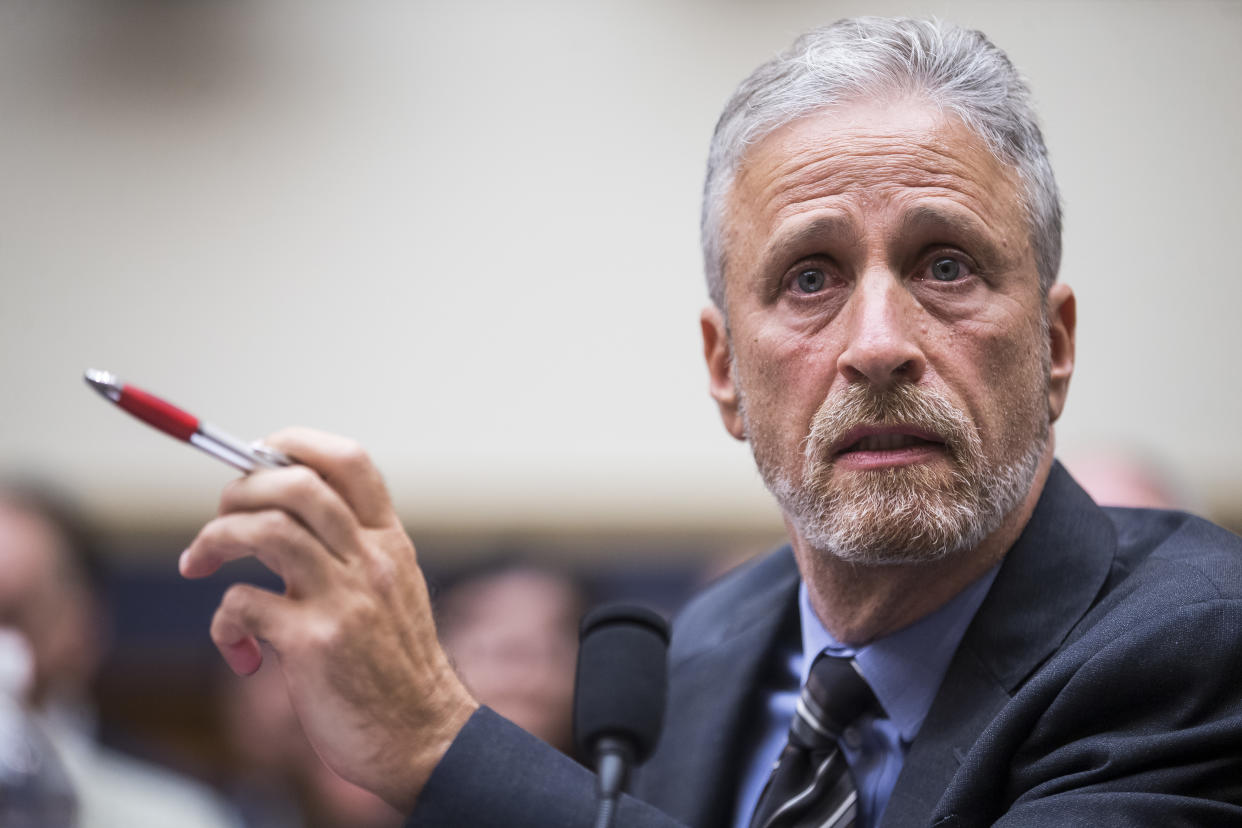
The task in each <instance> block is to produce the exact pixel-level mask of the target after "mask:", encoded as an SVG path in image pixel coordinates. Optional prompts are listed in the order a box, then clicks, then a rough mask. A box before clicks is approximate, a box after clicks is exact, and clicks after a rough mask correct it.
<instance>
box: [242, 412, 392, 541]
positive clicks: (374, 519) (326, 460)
mask: <svg viewBox="0 0 1242 828" xmlns="http://www.w3.org/2000/svg"><path fill="white" fill-rule="evenodd" d="M263 442H264V443H265V444H267V445H269V446H271V447H272V448H274V449H278V450H280V451H283V452H285V453H286V454H288V455H289V456H290V457H293V458H294V459H296V460H297V461H298V462H299V463H303V464H305V465H307V466H310V467H311V468H313V469H314V470H315V471H317V472H318V473H319V474H320V475H322V476H323V478H324V480H326V481H327V483H328V485H329V486H331V487H332V488H333V489H334V490H336V491H337V492H338V493H339V494H340V496H341V497H342V498H343V499H344V500H345V502H346V503H347V504H349V507H350V509H351V510H353V512H354V514H356V515H357V516H358V520H359V521H360V522H361V523H362V525H363V526H366V527H370V528H378V527H381V526H387V525H389V524H390V523H391V522H392V520H393V515H392V503H391V501H390V500H389V498H388V489H387V488H386V487H385V486H384V479H383V477H381V476H380V473H379V470H378V469H377V468H375V464H374V463H372V462H371V458H370V457H369V456H368V455H367V453H366V452H365V451H363V449H362V447H361V446H360V445H358V444H357V443H356V442H354V441H353V440H350V439H348V438H346V437H340V436H337V435H335V434H327V433H325V432H322V431H315V430H313V429H309V428H286V429H283V430H281V431H278V432H276V433H275V434H272V435H270V436H269V437H266V438H264V440H263Z"/></svg>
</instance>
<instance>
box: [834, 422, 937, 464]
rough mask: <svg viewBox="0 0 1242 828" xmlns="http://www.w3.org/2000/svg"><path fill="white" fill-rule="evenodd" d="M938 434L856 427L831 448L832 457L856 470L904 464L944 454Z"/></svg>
mask: <svg viewBox="0 0 1242 828" xmlns="http://www.w3.org/2000/svg"><path fill="white" fill-rule="evenodd" d="M944 448H945V442H944V438H942V437H941V436H940V435H938V434H934V433H932V432H930V431H924V430H922V429H919V428H914V427H911V426H859V427H858V428H852V429H850V430H849V431H848V432H846V434H845V436H844V437H842V438H841V439H840V440H838V441H837V442H836V443H835V444H834V445H833V451H832V454H833V457H834V458H835V459H836V460H838V461H841V462H844V463H845V464H847V465H851V466H859V467H875V466H891V465H905V464H907V463H916V462H919V461H921V460H925V459H928V458H929V457H930V456H931V455H936V454H940V453H942V452H943V451H944Z"/></svg>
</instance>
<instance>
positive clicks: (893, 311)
mask: <svg viewBox="0 0 1242 828" xmlns="http://www.w3.org/2000/svg"><path fill="white" fill-rule="evenodd" d="M918 315H919V314H918V308H917V303H916V302H915V301H914V298H913V297H912V296H910V294H909V292H908V291H907V290H906V289H905V287H904V286H903V285H902V284H901V282H900V280H899V279H898V278H896V277H894V276H893V275H892V274H890V273H887V272H883V273H881V272H878V271H870V272H867V273H865V274H863V276H862V277H861V278H860V279H859V282H858V284H857V285H856V286H855V288H854V293H853V295H852V296H850V299H849V305H848V306H847V316H846V319H845V322H846V324H847V325H848V326H849V327H848V329H847V332H846V334H847V336H848V337H849V339H848V341H847V342H846V347H845V350H844V351H842V353H841V356H840V357H839V358H838V359H837V370H838V371H839V372H840V373H841V374H842V375H843V376H844V377H845V379H846V380H848V381H849V382H863V381H866V382H870V383H871V384H872V385H874V386H876V387H877V388H887V387H889V386H890V385H893V384H896V383H898V382H918V381H919V379H920V378H921V377H922V376H923V371H924V370H926V368H927V359H926V357H925V356H924V354H923V350H922V348H921V347H920V345H919V341H918V325H919V319H918Z"/></svg>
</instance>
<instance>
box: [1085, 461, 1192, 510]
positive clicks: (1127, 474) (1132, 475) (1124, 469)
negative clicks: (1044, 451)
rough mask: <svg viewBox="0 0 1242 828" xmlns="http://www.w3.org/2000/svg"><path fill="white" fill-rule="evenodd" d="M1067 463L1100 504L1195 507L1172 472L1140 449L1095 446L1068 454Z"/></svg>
mask: <svg viewBox="0 0 1242 828" xmlns="http://www.w3.org/2000/svg"><path fill="white" fill-rule="evenodd" d="M1065 467H1066V468H1067V469H1069V471H1070V474H1072V475H1073V476H1074V479H1075V480H1077V481H1078V485H1079V486H1082V487H1083V489H1085V490H1086V492H1087V494H1089V495H1091V499H1092V500H1094V501H1095V502H1096V503H1098V504H1100V505H1101V506H1127V507H1131V508H1135V509H1179V510H1182V511H1188V512H1189V511H1194V504H1193V503H1192V500H1193V498H1191V497H1190V495H1189V494H1188V493H1187V492H1186V490H1185V489H1184V488H1183V487H1182V486H1181V485H1180V484H1179V483H1178V481H1177V479H1176V478H1175V477H1174V475H1173V473H1172V472H1170V471H1169V470H1168V469H1167V468H1165V467H1164V466H1163V465H1162V464H1160V463H1159V462H1157V461H1156V460H1154V459H1152V458H1151V457H1150V456H1149V455H1147V454H1145V453H1143V452H1141V451H1137V450H1128V449H1123V448H1096V449H1092V450H1091V451H1085V452H1080V453H1076V454H1073V455H1071V456H1069V457H1067V458H1066V459H1065Z"/></svg>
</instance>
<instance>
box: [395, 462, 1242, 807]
mask: <svg viewBox="0 0 1242 828" xmlns="http://www.w3.org/2000/svg"><path fill="white" fill-rule="evenodd" d="M797 584H798V573H797V570H796V568H795V566H794V563H793V556H792V554H791V553H790V551H789V549H788V548H785V549H782V550H778V551H777V552H776V553H773V554H772V555H769V556H768V557H766V558H763V559H761V560H760V561H758V562H756V563H755V564H753V565H750V566H747V567H744V568H743V569H741V570H740V571H738V572H735V573H733V574H731V575H729V576H726V578H725V579H723V580H722V581H721V582H720V583H718V584H717V585H715V586H714V587H712V588H710V589H709V590H707V591H706V592H705V593H703V594H702V595H701V596H699V597H698V598H696V599H695V600H694V601H693V602H691V604H690V605H689V606H688V607H687V608H686V610H685V611H683V613H682V614H681V615H680V616H679V618H678V620H677V623H676V624H675V626H674V637H673V645H672V648H671V650H670V656H669V658H670V688H669V708H668V715H667V716H666V720H665V728H664V734H663V736H662V737H661V740H660V745H659V747H658V749H657V751H656V753H655V755H654V756H653V757H652V758H651V760H650V761H649V762H648V763H647V765H646V766H645V767H644V768H643V769H642V771H641V773H640V774H639V775H638V778H637V780H636V786H635V792H636V794H637V796H639V797H641V798H642V799H644V800H646V801H647V802H650V803H652V804H654V805H655V806H657V807H658V809H659V810H658V811H657V810H655V809H653V808H650V807H647V806H645V805H643V804H642V803H640V802H638V801H636V800H634V799H627V800H626V801H625V802H624V803H623V805H622V808H621V809H620V812H619V814H618V820H617V826H618V828H640V826H641V828H672V826H675V825H677V824H679V823H680V824H685V825H690V826H694V827H695V828H708V826H712V827H714V826H726V825H729V824H730V820H731V818H732V815H731V810H732V807H733V802H734V799H735V796H736V789H737V784H738V775H739V773H740V766H741V759H740V757H741V756H742V755H743V754H744V751H745V749H746V747H747V745H748V743H749V739H750V738H751V737H752V736H753V735H754V734H753V732H752V730H751V727H750V725H751V724H752V719H753V716H752V715H751V714H752V712H753V711H755V710H758V709H759V705H761V704H762V701H761V693H762V692H764V690H765V689H767V688H769V687H770V685H771V681H772V678H771V677H772V676H773V675H776V674H779V670H778V669H777V667H776V665H773V664H772V654H774V653H778V652H780V651H781V649H782V646H781V645H782V642H784V643H786V644H787V643H788V639H787V638H786V637H788V636H797V634H798V627H797V605H796V589H797ZM593 793H594V790H593V781H592V777H591V776H590V774H588V773H586V772H585V771H583V770H582V769H581V768H579V767H577V766H576V765H574V764H573V763H572V762H570V761H569V760H567V759H562V758H560V757H559V756H558V755H555V754H554V753H553V752H552V751H551V750H550V749H546V748H543V747H542V746H541V745H540V744H539V743H537V742H536V741H535V740H534V739H533V737H528V736H526V735H525V734H523V733H522V732H521V731H519V730H518V729H517V728H515V727H513V726H512V725H509V724H508V723H507V722H505V721H504V720H503V719H500V718H499V717H498V716H496V715H495V714H492V713H490V712H488V711H482V712H480V713H479V714H476V716H475V717H474V718H473V719H471V721H470V723H469V724H468V725H467V726H466V728H465V729H464V730H463V732H462V734H461V735H460V736H459V737H458V740H457V741H456V742H455V743H454V745H453V747H452V749H451V750H450V751H449V753H448V755H447V756H446V757H445V759H444V761H442V762H441V764H440V766H439V767H437V769H436V771H435V773H434V774H433V776H432V779H431V781H430V783H429V784H428V786H427V788H426V789H425V790H424V792H423V795H422V796H421V797H420V800H419V804H418V806H417V807H416V809H415V812H414V814H413V815H412V816H411V818H410V821H409V823H408V824H409V825H410V826H449V825H452V826H478V828H486V826H497V827H498V828H499V826H508V827H510V828H521V827H522V826H530V828H535V827H536V826H539V827H540V828H544V827H545V826H562V825H563V826H567V828H568V826H574V828H577V827H578V826H587V825H591V824H592V819H593V813H594V801H593ZM661 812H662V813H661ZM994 823H999V824H1001V825H1005V826H1048V825H1055V826H1061V825H1092V826H1099V825H1136V824H1137V825H1153V826H1157V825H1158V826H1173V825H1242V540H1240V539H1239V538H1237V537H1236V536H1234V535H1231V534H1229V533H1228V532H1225V531H1224V530H1222V529H1219V528H1218V527H1215V526H1213V525H1212V524H1209V523H1207V522H1205V521H1202V520H1199V519H1197V518H1194V517H1191V516H1189V515H1184V514H1180V513H1173V512H1161V511H1144V510H1112V509H1110V510H1102V509H1100V508H1099V507H1097V506H1096V505H1095V504H1094V503H1092V502H1091V500H1090V499H1089V498H1088V497H1087V495H1086V494H1085V493H1084V492H1083V491H1082V490H1081V489H1080V488H1079V487H1078V486H1077V484H1075V483H1074V482H1073V480H1072V479H1070V477H1069V475H1068V474H1067V473H1066V472H1065V471H1064V469H1062V468H1061V467H1060V466H1059V465H1057V466H1055V467H1054V468H1053V471H1052V474H1051V475H1050V477H1049V480H1048V483H1047V485H1046V487H1045V489H1044V492H1043V495H1042V496H1041V498H1040V501H1039V504H1038V506H1037V507H1036V510H1035V513H1034V515H1033V516H1032V518H1031V521H1030V523H1029V524H1028V525H1027V527H1026V529H1025V530H1024V531H1023V533H1022V535H1021V537H1020V538H1019V539H1018V541H1017V543H1015V544H1014V546H1013V548H1012V549H1010V551H1009V553H1008V554H1007V555H1006V557H1005V561H1004V563H1003V564H1002V566H1001V570H1000V572H999V574H998V575H997V578H996V581H995V582H994V584H993V586H992V589H991V591H990V592H989V594H988V597H987V598H986V599H985V601H984V603H983V605H982V606H981V607H980V609H979V612H978V614H977V615H976V616H975V618H974V620H973V622H972V623H971V625H970V627H969V629H968V630H967V632H966V635H965V637H964V638H963V641H962V644H961V646H960V647H959V649H958V651H957V653H956V654H955V656H954V658H953V661H952V662H951V664H950V666H949V669H948V672H947V673H946V675H945V679H944V682H943V684H942V685H941V687H940V690H939V692H938V693H937V695H936V699H935V701H934V703H933V705H932V708H931V710H930V712H929V713H928V716H927V719H926V720H925V722H924V723H923V727H922V730H921V731H920V732H919V734H918V736H917V738H916V739H915V740H914V743H913V744H912V745H911V746H910V750H909V753H908V755H907V756H906V761H905V766H904V768H903V770H902V773H901V776H900V778H899V779H898V781H897V786H896V788H895V789H894V791H893V795H892V798H891V799H890V801H889V804H888V807H887V810H886V811H885V814H884V820H883V823H882V825H883V828H904V826H916V825H917V826H927V825H936V826H938V827H939V826H976V825H991V824H994Z"/></svg>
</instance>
